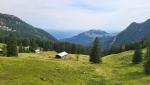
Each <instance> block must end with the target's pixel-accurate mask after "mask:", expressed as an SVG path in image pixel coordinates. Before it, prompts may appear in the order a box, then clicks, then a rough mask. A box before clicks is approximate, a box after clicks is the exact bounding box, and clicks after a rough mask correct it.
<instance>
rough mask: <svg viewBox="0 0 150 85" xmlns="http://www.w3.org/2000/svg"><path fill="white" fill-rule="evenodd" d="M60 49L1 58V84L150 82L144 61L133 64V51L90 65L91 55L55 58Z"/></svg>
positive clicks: (135, 84) (116, 84)
mask: <svg viewBox="0 0 150 85" xmlns="http://www.w3.org/2000/svg"><path fill="white" fill-rule="evenodd" d="M55 55H56V52H53V51H48V52H42V53H40V54H34V53H21V54H19V56H18V57H4V56H1V57H0V85H150V76H146V75H145V74H144V72H143V63H144V61H143V63H141V64H138V65H135V64H132V63H131V59H132V55H133V51H127V52H123V53H119V54H112V55H109V56H105V57H103V58H102V60H103V62H102V63H101V64H96V65H95V64H90V63H89V61H88V56H87V55H79V56H80V57H79V58H80V59H79V61H77V59H76V56H77V55H76V54H69V55H68V56H67V57H66V58H65V59H55V58H54V56H55Z"/></svg>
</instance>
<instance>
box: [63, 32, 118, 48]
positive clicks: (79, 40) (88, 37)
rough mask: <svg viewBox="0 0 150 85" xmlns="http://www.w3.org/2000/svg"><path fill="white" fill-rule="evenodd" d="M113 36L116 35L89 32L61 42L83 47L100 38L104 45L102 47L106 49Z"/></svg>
mask: <svg viewBox="0 0 150 85" xmlns="http://www.w3.org/2000/svg"><path fill="white" fill-rule="evenodd" d="M113 36H115V34H110V33H107V32H105V31H103V30H89V31H86V32H83V33H80V34H78V35H76V36H74V37H71V38H66V39H61V40H60V41H66V42H71V43H75V44H81V45H90V44H91V43H92V42H93V40H94V39H95V37H100V38H101V44H102V45H101V46H102V47H103V48H104V47H106V42H109V41H110V40H111V38H112V37H113ZM104 43H105V44H104Z"/></svg>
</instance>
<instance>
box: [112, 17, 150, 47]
mask: <svg viewBox="0 0 150 85" xmlns="http://www.w3.org/2000/svg"><path fill="white" fill-rule="evenodd" d="M147 38H150V19H149V20H147V21H145V22H143V23H136V22H133V23H132V24H130V25H129V26H128V27H127V28H126V29H125V30H124V31H122V32H121V33H119V34H118V35H117V36H116V37H115V38H114V40H113V43H112V44H113V45H123V44H129V43H134V42H138V41H140V40H144V39H147Z"/></svg>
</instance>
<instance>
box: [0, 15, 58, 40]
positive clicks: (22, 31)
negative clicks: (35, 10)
mask: <svg viewBox="0 0 150 85" xmlns="http://www.w3.org/2000/svg"><path fill="white" fill-rule="evenodd" d="M0 33H1V37H6V36H8V35H9V34H10V33H13V34H15V35H16V36H17V37H18V38H37V39H43V40H54V41H56V40H57V39H56V38H54V37H53V36H52V35H51V34H49V33H47V32H46V31H44V30H42V29H40V28H37V27H34V26H32V25H30V24H28V23H26V22H25V21H23V20H21V19H20V18H18V17H16V16H14V15H10V14H3V13H0Z"/></svg>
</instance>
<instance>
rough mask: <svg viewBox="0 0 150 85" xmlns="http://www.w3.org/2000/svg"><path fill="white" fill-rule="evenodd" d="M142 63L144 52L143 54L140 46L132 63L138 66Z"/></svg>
mask: <svg viewBox="0 0 150 85" xmlns="http://www.w3.org/2000/svg"><path fill="white" fill-rule="evenodd" d="M141 61H142V52H141V48H140V46H138V47H137V48H136V49H135V51H134V55H133V59H132V62H133V63H134V64H138V63H140V62H141Z"/></svg>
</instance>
